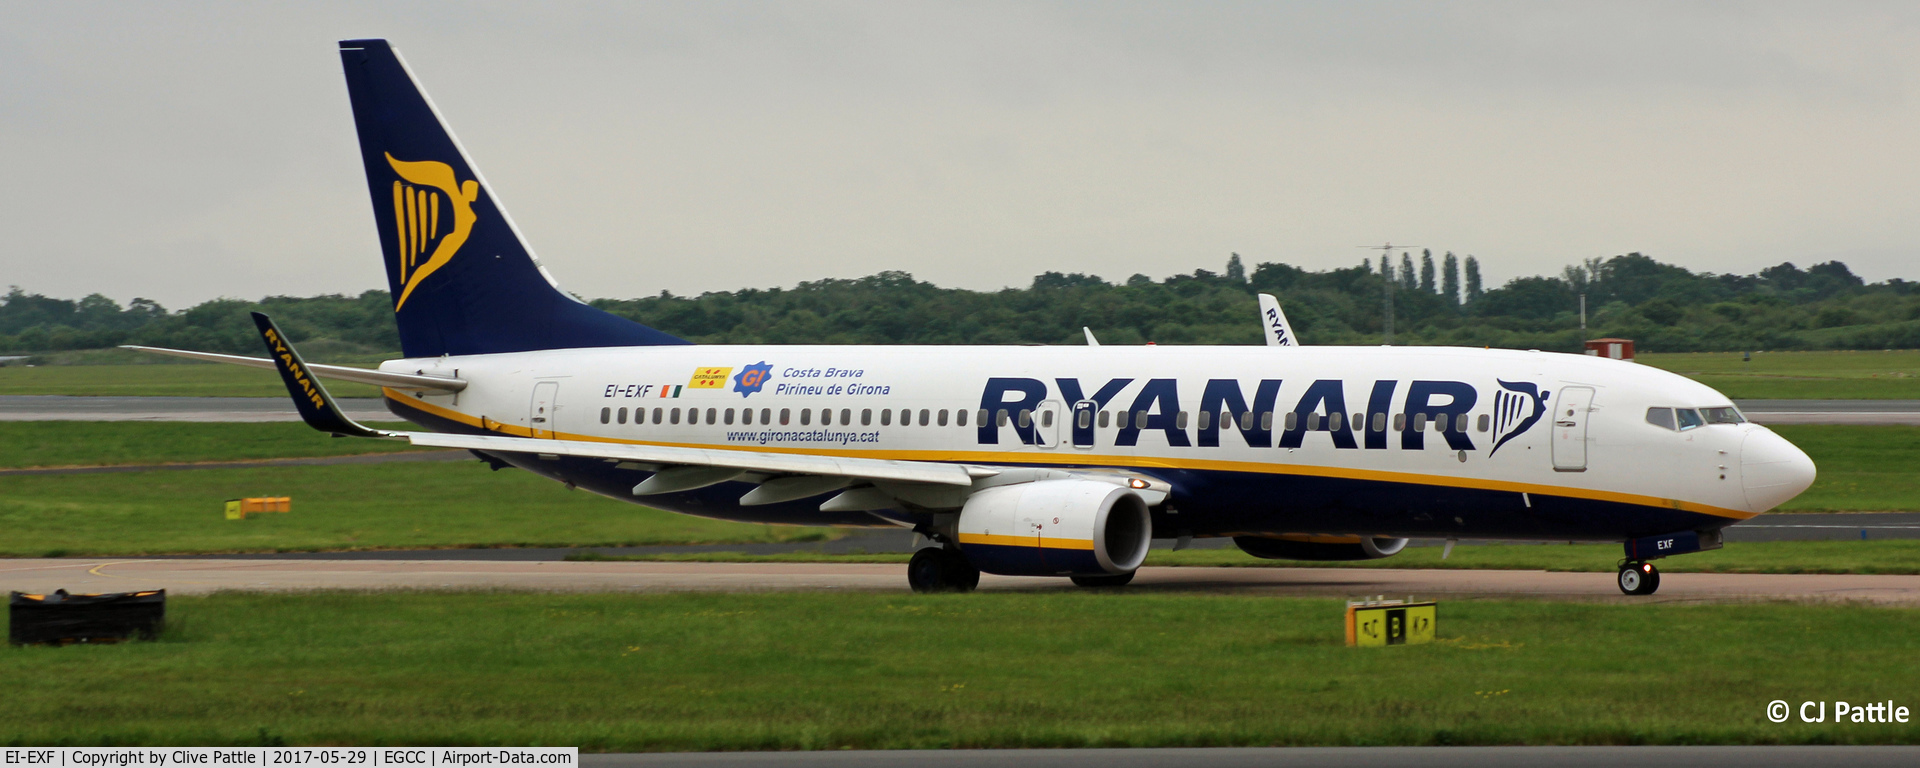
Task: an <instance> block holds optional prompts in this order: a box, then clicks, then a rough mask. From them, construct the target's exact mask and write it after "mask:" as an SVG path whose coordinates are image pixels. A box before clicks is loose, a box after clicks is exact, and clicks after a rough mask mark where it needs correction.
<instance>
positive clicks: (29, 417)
mask: <svg viewBox="0 0 1920 768" xmlns="http://www.w3.org/2000/svg"><path fill="white" fill-rule="evenodd" d="M1735 404H1736V405H1738V406H1740V410H1741V412H1743V413H1745V414H1746V415H1747V417H1748V418H1750V419H1752V420H1753V421H1754V422H1755V423H1759V424H1911V425H1920V400H1739V401H1736V403H1735ZM340 407H341V408H342V409H343V410H345V411H346V412H347V415H348V416H350V417H352V418H354V419H358V420H363V421H392V420H393V419H394V418H395V417H394V415H393V414H391V413H389V412H387V409H386V407H385V406H384V405H382V404H381V402H380V400H379V399H377V398H345V399H342V400H340ZM299 420H300V415H299V413H298V412H296V411H294V409H293V404H292V403H291V402H289V401H287V400H286V399H284V398H277V397H66V396H59V395H0V421H233V422H261V421H299Z"/></svg>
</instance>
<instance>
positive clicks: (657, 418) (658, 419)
mask: <svg viewBox="0 0 1920 768" xmlns="http://www.w3.org/2000/svg"><path fill="white" fill-rule="evenodd" d="M666 413H667V412H666V409H664V408H655V409H653V423H655V424H663V423H665V422H664V421H663V420H662V417H664V416H665V415H666Z"/></svg>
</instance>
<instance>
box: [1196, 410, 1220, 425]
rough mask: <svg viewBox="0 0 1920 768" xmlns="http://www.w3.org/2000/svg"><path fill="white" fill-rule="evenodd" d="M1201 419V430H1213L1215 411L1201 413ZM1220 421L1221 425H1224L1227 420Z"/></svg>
mask: <svg viewBox="0 0 1920 768" xmlns="http://www.w3.org/2000/svg"><path fill="white" fill-rule="evenodd" d="M1199 419H1200V428H1201V429H1212V428H1213V411H1201V412H1200V416H1199ZM1220 421H1221V423H1222V424H1224V423H1226V419H1224V418H1223V419H1221V420H1220Z"/></svg>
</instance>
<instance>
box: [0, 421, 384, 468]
mask: <svg viewBox="0 0 1920 768" xmlns="http://www.w3.org/2000/svg"><path fill="white" fill-rule="evenodd" d="M370 426H375V427H385V428H394V429H401V428H405V427H406V426H407V425H405V424H404V423H401V422H392V423H382V422H374V423H372V424H371V425H370ZM412 450H419V449H417V448H414V447H413V446H412V445H409V444H407V443H405V442H396V441H391V440H344V439H343V440H336V439H333V438H330V437H328V436H326V435H323V434H321V433H319V432H315V431H313V428H312V427H309V426H307V425H305V424H301V423H298V422H282V423H264V424H223V423H200V422H147V421H12V422H6V424H5V425H4V426H0V469H14V468H20V467H80V466H104V465H110V464H166V463H175V462H200V461H241V460H246V459H283V458H305V457H311V456H350V455H355V454H365V453H393V452H397V451H412Z"/></svg>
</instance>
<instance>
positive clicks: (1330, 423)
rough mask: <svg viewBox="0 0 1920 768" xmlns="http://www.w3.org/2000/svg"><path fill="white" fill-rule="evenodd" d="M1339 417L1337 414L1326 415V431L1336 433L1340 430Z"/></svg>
mask: <svg viewBox="0 0 1920 768" xmlns="http://www.w3.org/2000/svg"><path fill="white" fill-rule="evenodd" d="M1340 416H1341V415H1340V414H1338V413H1329V414H1327V429H1328V430H1332V431H1338V430H1339V429H1340Z"/></svg>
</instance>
